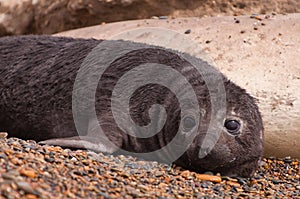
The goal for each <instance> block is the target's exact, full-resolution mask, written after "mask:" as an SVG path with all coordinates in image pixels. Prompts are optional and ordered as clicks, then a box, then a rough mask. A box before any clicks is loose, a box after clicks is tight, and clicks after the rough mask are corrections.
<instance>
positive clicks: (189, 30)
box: [184, 29, 192, 34]
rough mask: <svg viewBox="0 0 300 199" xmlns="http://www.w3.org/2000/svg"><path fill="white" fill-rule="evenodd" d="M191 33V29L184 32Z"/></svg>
mask: <svg viewBox="0 0 300 199" xmlns="http://www.w3.org/2000/svg"><path fill="white" fill-rule="evenodd" d="M191 32H192V30H191V29H188V30H186V31H185V32H184V34H190V33H191Z"/></svg>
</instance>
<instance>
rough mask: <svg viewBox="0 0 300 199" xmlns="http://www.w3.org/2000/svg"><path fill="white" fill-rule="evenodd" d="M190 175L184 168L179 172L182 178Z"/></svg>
mask: <svg viewBox="0 0 300 199" xmlns="http://www.w3.org/2000/svg"><path fill="white" fill-rule="evenodd" d="M190 175H191V172H190V171H189V170H185V171H183V172H181V176H182V177H184V178H188V177H189V176H190Z"/></svg>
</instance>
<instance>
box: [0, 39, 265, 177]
mask: <svg viewBox="0 0 300 199" xmlns="http://www.w3.org/2000/svg"><path fill="white" fill-rule="evenodd" d="M100 42H101V41H100V40H93V39H86V40H85V39H72V38H63V37H50V36H16V37H3V38H0V113H1V114H0V130H1V131H7V132H8V133H9V136H14V137H18V138H22V139H33V140H36V141H44V142H43V143H47V144H57V145H61V146H64V147H72V148H81V147H83V146H85V145H82V143H81V141H80V139H79V137H78V133H77V131H76V128H75V126H74V121H73V115H72V89H73V84H74V81H75V77H76V74H77V71H78V70H79V67H80V65H81V63H82V62H83V60H84V58H85V57H86V56H87V54H88V53H89V52H90V51H91V50H92V49H93V48H94V47H96V46H97V45H98V44H99V43H100ZM158 52H159V53H158ZM146 62H154V63H161V64H168V65H172V66H173V67H174V68H176V69H177V70H179V71H181V72H182V73H185V75H186V77H187V78H188V80H189V81H190V82H192V83H191V84H192V85H193V87H194V88H195V89H196V90H197V97H198V101H199V104H200V107H202V108H204V109H205V110H204V113H203V115H201V121H199V124H200V128H199V130H198V131H199V132H198V135H197V136H196V138H195V139H194V141H193V143H192V144H191V146H190V147H189V148H188V150H187V151H186V153H184V154H183V155H182V156H181V157H180V158H179V159H178V160H177V161H175V163H176V164H178V165H180V166H183V167H185V168H188V169H192V170H195V171H198V172H203V171H207V170H211V171H214V172H221V173H222V174H223V175H232V176H233V175H238V176H242V177H249V176H251V175H252V174H253V172H254V171H255V170H256V168H257V164H258V161H259V159H260V158H261V156H262V152H263V125H262V120H261V115H260V113H259V110H258V107H257V105H256V104H255V100H254V99H253V98H252V97H251V96H250V95H249V94H247V93H246V91H245V90H244V89H242V88H240V87H238V86H236V85H235V84H233V83H232V82H230V81H229V80H227V79H226V78H225V77H224V85H225V89H226V95H227V99H226V100H227V101H226V102H227V118H236V119H237V120H238V121H240V122H241V123H242V124H243V128H241V130H240V132H239V133H238V134H237V135H234V136H233V135H231V134H230V133H228V132H227V131H226V130H225V129H224V131H223V132H222V134H221V136H220V138H219V140H218V142H217V144H216V146H215V147H214V149H213V150H212V151H211V152H210V153H209V154H208V155H207V156H206V157H205V158H203V159H199V158H198V151H199V149H200V146H201V143H202V140H203V137H204V135H205V132H206V130H207V124H208V123H209V119H210V108H211V104H210V100H209V94H208V90H207V88H206V85H205V83H204V82H203V80H202V78H201V77H200V76H199V74H197V73H195V71H193V70H190V71H185V72H184V70H183V69H184V66H186V65H188V63H187V62H186V61H185V60H182V59H181V58H180V57H178V56H177V55H176V54H172V53H171V52H170V51H167V50H163V49H162V48H157V49H155V48H152V49H145V50H139V51H136V52H131V53H129V54H128V55H126V56H125V57H123V58H120V59H117V60H116V61H115V62H114V64H113V65H114V66H115V67H111V68H112V69H110V70H108V71H106V73H105V75H104V76H103V79H102V82H100V83H99V86H98V88H99V90H98V91H97V94H96V99H97V104H96V112H97V116H98V119H99V121H101V122H103V126H102V128H103V129H104V130H105V133H106V135H107V137H108V138H109V139H110V140H111V141H113V142H114V143H115V145H116V146H117V147H120V148H122V149H125V150H128V151H132V152H149V151H153V150H156V149H159V148H160V147H162V146H164V145H165V144H166V143H168V142H169V141H170V140H171V139H172V137H173V136H174V133H176V132H177V129H178V126H179V121H180V108H179V104H178V101H177V100H176V97H175V96H174V95H173V94H172V92H169V91H168V90H166V89H165V88H164V87H162V86H159V85H147V86H145V87H143V88H140V89H138V90H137V91H136V92H135V93H134V94H133V95H132V98H131V99H132V100H131V101H130V103H131V106H130V107H131V110H130V113H131V117H132V119H133V120H134V121H135V122H136V123H137V124H139V125H146V124H147V123H149V116H148V114H147V113H148V109H149V108H150V106H151V105H152V104H156V103H159V104H163V105H164V106H165V108H166V111H167V114H168V118H167V122H166V125H165V126H164V127H163V129H162V131H161V132H159V133H158V134H157V135H156V136H153V137H151V138H150V139H137V138H133V137H131V136H128V135H127V134H126V133H124V132H122V131H121V130H120V129H119V128H118V127H117V126H116V124H115V123H114V120H113V117H112V114H111V111H110V106H109V105H108V104H109V101H107V99H109V97H110V96H111V91H112V90H113V83H115V82H116V81H117V80H118V79H119V78H120V76H121V75H122V74H123V73H125V72H126V71H127V70H128V69H129V68H130V67H132V66H133V65H134V66H137V65H139V64H142V63H146ZM203 63H204V62H203ZM199 114H200V113H199ZM81 117H82V118H83V119H86V122H87V123H88V122H89V121H88V120H89V118H88V116H86V118H84V114H83V115H82V116H81ZM225 119H226V118H224V120H225ZM101 122H100V123H101ZM82 131H87V130H86V129H82ZM94 133H96V132H94ZM54 138H58V139H54ZM49 139H50V140H49ZM83 139H84V141H86V143H90V144H91V145H90V146H91V147H90V149H92V150H95V151H103V152H108V153H113V152H116V153H117V152H118V151H117V148H114V147H112V146H109V145H106V141H105V138H103V140H101V138H100V139H98V140H95V139H94V138H93V137H91V136H88V135H87V136H86V137H85V138H83ZM45 140H46V141H45ZM97 142H100V143H101V144H102V145H103V146H104V148H97V147H95V146H96V145H95V144H96V143H97Z"/></svg>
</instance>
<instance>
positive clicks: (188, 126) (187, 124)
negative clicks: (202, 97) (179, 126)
mask: <svg viewBox="0 0 300 199" xmlns="http://www.w3.org/2000/svg"><path fill="white" fill-rule="evenodd" d="M195 126H196V121H195V119H194V118H193V117H192V116H187V117H185V118H183V130H184V131H186V132H187V131H190V130H192V129H193V128H194V127H195Z"/></svg>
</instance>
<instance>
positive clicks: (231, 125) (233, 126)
mask: <svg viewBox="0 0 300 199" xmlns="http://www.w3.org/2000/svg"><path fill="white" fill-rule="evenodd" d="M224 126H225V128H226V129H227V131H228V133H230V134H232V135H237V134H239V130H240V127H241V124H240V123H239V121H237V120H233V119H231V120H226V121H225V123H224Z"/></svg>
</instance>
